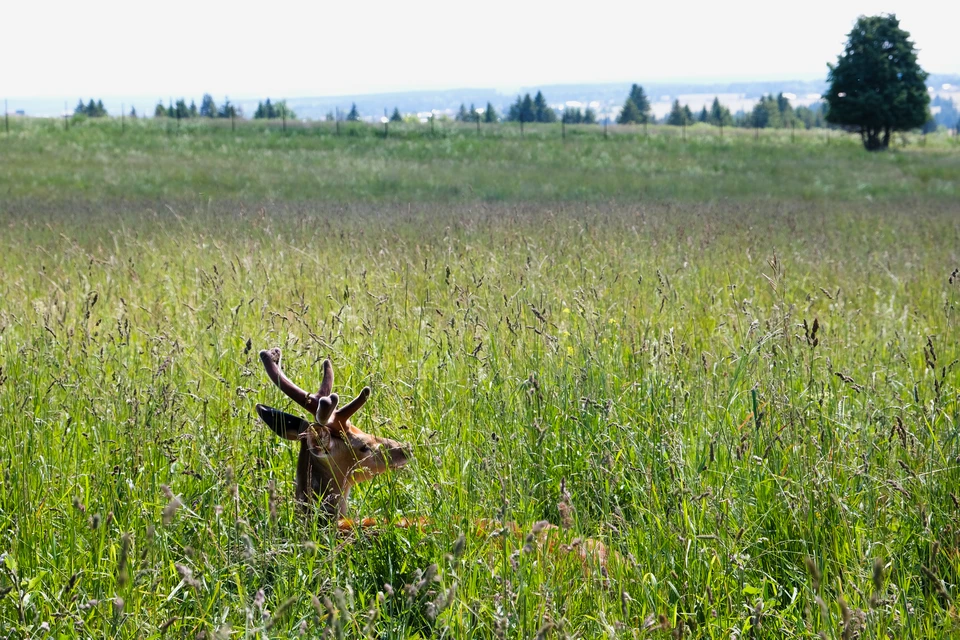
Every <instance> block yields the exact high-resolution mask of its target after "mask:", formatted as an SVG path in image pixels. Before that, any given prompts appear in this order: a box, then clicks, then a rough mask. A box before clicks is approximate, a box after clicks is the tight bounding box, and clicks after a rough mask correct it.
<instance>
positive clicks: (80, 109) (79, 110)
mask: <svg viewBox="0 0 960 640" xmlns="http://www.w3.org/2000/svg"><path fill="white" fill-rule="evenodd" d="M86 113H87V105H85V104H83V98H80V101H79V102H77V106H75V107H74V108H73V115H76V116H79V115H86Z"/></svg>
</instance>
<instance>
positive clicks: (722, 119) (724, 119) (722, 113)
mask: <svg viewBox="0 0 960 640" xmlns="http://www.w3.org/2000/svg"><path fill="white" fill-rule="evenodd" d="M707 122H709V123H710V124H712V125H715V126H718V127H727V126H731V125H732V124H733V116H732V115H731V114H730V109H728V108H727V107H725V106H723V105H722V104H720V98H714V99H713V104H712V105H710V118H709V119H708V120H707Z"/></svg>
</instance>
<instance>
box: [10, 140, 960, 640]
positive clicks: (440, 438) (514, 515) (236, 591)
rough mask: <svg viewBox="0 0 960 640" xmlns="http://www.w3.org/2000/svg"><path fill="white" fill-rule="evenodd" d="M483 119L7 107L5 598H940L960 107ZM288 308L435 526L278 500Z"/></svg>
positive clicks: (356, 607) (13, 604) (472, 606)
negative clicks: (59, 119)
mask: <svg viewBox="0 0 960 640" xmlns="http://www.w3.org/2000/svg"><path fill="white" fill-rule="evenodd" d="M21 125H22V126H21ZM470 132H471V130H470V129H469V128H466V129H463V130H458V131H456V132H452V133H448V134H445V135H444V136H442V137H437V138H435V139H434V138H423V137H420V138H414V137H413V136H412V135H411V136H408V137H407V138H405V137H404V136H402V135H399V133H398V135H397V136H396V137H395V138H390V139H387V140H383V139H378V138H376V137H374V136H372V135H366V136H363V135H357V136H352V137H351V136H347V135H344V136H342V137H341V138H337V137H335V136H332V135H320V134H318V133H317V132H310V134H307V133H303V132H299V131H294V132H291V133H290V134H288V135H282V134H278V133H277V132H275V131H273V132H264V131H263V130H261V129H255V128H253V127H250V128H247V129H244V130H243V131H240V133H239V134H236V133H231V132H228V131H227V130H223V131H200V130H197V131H184V132H181V133H179V134H170V135H168V134H166V133H165V132H163V131H162V130H155V129H150V128H149V125H146V124H144V125H143V126H142V128H140V129H130V130H128V131H127V132H126V133H125V134H124V135H123V136H119V135H117V134H116V132H115V131H111V130H108V129H107V128H106V126H105V125H103V126H101V125H100V124H99V123H97V124H88V125H85V126H83V127H76V128H74V129H71V130H70V131H69V132H63V131H59V130H56V129H54V128H51V127H46V128H45V127H43V126H39V125H37V126H27V125H23V123H18V128H17V129H16V130H15V132H14V134H13V135H11V136H10V137H9V138H0V228H2V229H3V233H2V234H0V366H2V369H0V460H2V464H3V468H4V474H3V476H2V484H0V553H2V563H0V593H3V595H2V597H0V630H2V632H3V634H4V635H5V636H7V637H11V638H28V637H31V638H32V637H46V636H47V635H51V636H53V637H75V636H78V635H80V636H83V637H120V638H160V637H171V638H172V637H190V638H193V637H211V638H213V637H223V638H226V637H271V638H274V637H276V638H282V637H295V636H298V635H300V634H305V635H306V636H307V637H317V636H321V635H323V634H326V635H327V636H328V637H364V636H367V637H384V638H405V637H410V636H417V635H419V636H420V637H451V638H461V637H471V638H472V637H476V638H486V637H505V638H533V637H537V636H538V635H539V637H545V636H547V635H549V636H550V637H579V638H597V637H608V638H614V637H617V638H632V637H664V638H666V637H697V638H701V637H703V638H729V637H739V638H784V637H789V638H813V637H817V636H818V634H821V635H822V636H824V637H827V638H886V637H894V638H901V637H905V638H906V637H909V638H935V637H951V636H957V635H958V634H960V618H958V612H957V597H958V588H957V584H958V581H960V365H958V364H957V359H958V358H960V339H958V338H960V330H958V313H960V309H958V305H960V271H958V269H960V198H958V195H960V194H958V190H960V154H958V153H957V152H956V150H955V148H954V147H952V146H951V145H952V144H953V143H952V142H951V141H948V140H945V139H944V140H931V141H930V142H929V144H928V146H927V147H925V148H921V147H920V146H919V145H918V144H916V143H913V144H910V145H909V146H908V147H907V148H906V149H902V150H897V151H895V152H890V153H886V154H877V155H868V154H866V153H864V152H862V151H861V150H860V149H859V147H858V145H859V143H858V142H856V141H854V140H849V139H837V140H834V141H832V142H831V144H830V145H829V146H827V145H826V144H825V143H822V142H821V141H820V140H819V139H818V138H816V137H815V136H814V135H812V134H811V135H810V136H805V137H803V138H802V139H801V140H799V141H798V142H797V143H791V142H790V141H789V137H787V138H783V139H778V140H761V141H760V142H755V141H754V140H753V139H752V137H749V136H741V137H732V136H731V137H730V138H727V139H725V140H724V141H719V140H717V139H716V138H711V137H710V136H709V135H708V134H709V133H711V132H710V131H709V130H705V131H701V132H699V133H698V135H697V136H691V138H690V140H688V141H687V142H686V143H683V142H681V141H678V140H676V139H675V138H667V137H665V136H666V134H664V136H663V137H655V136H651V138H650V139H643V138H641V137H640V136H639V135H636V134H625V133H622V132H618V133H617V134H615V135H611V136H610V139H608V140H603V139H602V138H592V137H589V136H580V137H577V136H574V135H570V136H569V137H568V140H567V141H566V142H563V141H561V140H559V139H557V135H556V134H557V132H556V131H553V132H552V133H551V132H549V131H541V132H540V133H539V136H540V137H538V134H537V132H532V133H531V132H528V135H527V136H525V137H524V139H519V137H518V136H505V137H499V138H495V139H494V138H491V139H476V138H471V137H470V135H469V133H470ZM691 133H693V132H691ZM550 135H553V136H554V137H553V138H551V137H549V136H550ZM787 135H788V134H787ZM272 346H280V347H282V348H283V349H284V354H285V355H284V358H285V368H286V370H287V371H288V373H290V375H291V377H293V378H294V379H295V380H298V381H300V382H301V383H303V384H304V385H305V386H307V387H308V388H310V387H312V386H313V385H314V384H316V383H317V382H318V381H319V378H320V362H321V360H322V359H323V358H324V357H327V356H329V357H330V358H332V359H333V361H334V364H335V366H336V367H337V386H338V390H339V391H340V392H341V395H342V396H344V397H348V398H349V397H352V396H353V395H354V394H355V393H356V392H357V391H359V389H360V388H361V387H362V386H364V385H370V386H371V387H372V388H373V396H372V398H371V400H370V402H368V403H367V405H366V406H365V407H364V409H363V410H362V412H361V413H359V414H358V415H357V416H356V422H357V424H358V426H360V427H361V428H363V429H366V430H369V431H371V432H373V433H376V434H378V435H387V436H390V437H393V438H397V439H399V440H404V441H408V442H410V443H412V444H413V445H414V451H415V455H414V458H415V461H414V463H413V464H411V465H410V466H408V467H407V468H405V469H403V470H400V471H397V472H395V473H391V474H388V475H386V476H383V477H380V478H377V479H375V480H373V481H371V482H370V483H367V484H365V485H361V487H360V488H359V489H358V490H357V491H356V492H355V494H354V497H353V511H354V513H356V514H357V515H364V516H377V517H380V518H384V519H397V518H400V517H402V516H427V517H429V518H430V519H431V520H432V523H433V524H432V525H431V526H429V527H427V528H426V529H425V530H423V531H418V530H411V529H395V528H391V527H384V528H382V529H380V530H379V531H378V532H377V533H376V534H374V533H368V532H358V533H356V534H355V535H353V536H348V537H344V536H342V535H338V534H337V533H336V532H335V531H334V530H333V528H332V527H329V526H327V525H325V524H324V523H323V522H321V521H318V520H316V519H304V518H302V517H301V516H300V515H299V514H298V512H297V509H296V507H295V505H294V502H293V486H292V479H293V469H294V463H295V459H296V450H295V447H294V446H293V445H292V443H287V442H284V441H281V440H279V439H277V438H276V437H275V436H274V435H273V434H272V433H271V432H269V430H268V429H266V428H264V427H263V425H262V424H260V423H259V422H258V421H257V419H256V414H255V413H254V411H253V407H254V404H255V403H257V402H264V403H267V404H271V405H273V406H277V407H284V408H287V409H288V410H290V411H291V412H294V413H298V411H296V410H295V409H293V408H292V407H291V403H290V402H289V401H287V400H286V399H285V398H284V397H283V396H282V395H281V394H280V393H279V392H278V391H277V390H276V389H275V388H274V387H273V386H272V385H271V384H270V382H269V380H268V379H267V377H266V375H265V374H264V373H263V371H262V369H261V367H260V365H259V362H258V359H257V351H258V349H261V348H267V347H272ZM271 481H272V482H273V484H274V486H275V487H276V489H275V490H272V489H271ZM178 505H180V506H179V508H178ZM563 514H566V516H567V517H563ZM480 518H491V519H503V520H505V521H514V522H517V523H518V524H519V525H520V526H521V527H522V528H523V529H525V530H526V529H529V528H531V527H532V526H533V524H534V523H536V522H537V521H539V520H542V519H546V520H549V521H551V522H553V523H554V524H558V525H561V524H563V525H565V526H567V527H569V530H568V531H566V532H565V533H564V534H563V535H565V536H567V539H569V540H572V539H573V538H574V537H577V536H580V537H593V538H596V539H600V540H602V541H604V542H605V543H606V544H608V545H609V546H610V547H611V548H612V549H614V550H615V551H616V552H617V553H618V554H619V555H620V558H621V560H620V561H616V562H612V563H611V565H610V566H609V568H608V571H607V572H606V575H604V574H603V572H600V571H598V570H595V569H594V570H589V571H587V572H584V570H583V568H582V567H581V566H580V565H579V564H578V563H577V562H576V561H575V560H574V559H573V558H572V557H570V556H568V555H565V554H562V553H557V554H547V553H543V552H541V551H540V550H534V551H532V552H524V551H523V550H522V547H523V545H524V541H523V539H522V538H521V539H514V538H511V537H507V538H506V539H502V540H501V539H499V538H489V537H487V536H484V535H477V534H475V533H472V531H471V529H472V527H471V523H472V522H473V521H474V520H476V519H480ZM461 532H466V533H467V535H466V538H465V544H464V546H463V548H462V550H461V549H460V548H459V547H457V545H456V541H457V539H458V536H459V535H460V534H461ZM455 547H457V548H456V549H455ZM425 578H426V579H425ZM387 584H389V585H391V587H387V586H385V585H387ZM381 594H382V595H381ZM314 597H316V602H315V601H314Z"/></svg>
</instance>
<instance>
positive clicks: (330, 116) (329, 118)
mask: <svg viewBox="0 0 960 640" xmlns="http://www.w3.org/2000/svg"><path fill="white" fill-rule="evenodd" d="M323 119H324V120H326V121H327V122H333V121H334V120H335V119H336V116H335V115H333V111H327V115H325V116H324V117H323Z"/></svg>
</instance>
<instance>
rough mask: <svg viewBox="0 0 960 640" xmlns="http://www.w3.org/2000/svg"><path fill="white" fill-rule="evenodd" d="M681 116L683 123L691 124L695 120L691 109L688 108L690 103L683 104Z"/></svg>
mask: <svg viewBox="0 0 960 640" xmlns="http://www.w3.org/2000/svg"><path fill="white" fill-rule="evenodd" d="M683 118H684V120H683V123H684V124H693V123H694V122H696V120H697V119H696V118H695V117H694V115H693V111H691V110H690V105H688V104H685V105H683Z"/></svg>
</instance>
